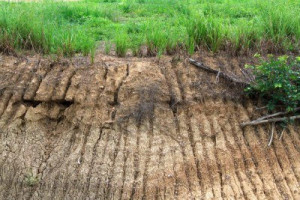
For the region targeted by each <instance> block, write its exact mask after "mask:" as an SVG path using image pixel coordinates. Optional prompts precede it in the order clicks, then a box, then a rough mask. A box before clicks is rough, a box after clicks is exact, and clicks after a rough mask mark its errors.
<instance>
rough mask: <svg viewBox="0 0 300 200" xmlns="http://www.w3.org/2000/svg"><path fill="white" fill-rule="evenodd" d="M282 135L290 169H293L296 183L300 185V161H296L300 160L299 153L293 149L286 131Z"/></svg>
mask: <svg viewBox="0 0 300 200" xmlns="http://www.w3.org/2000/svg"><path fill="white" fill-rule="evenodd" d="M283 134H284V135H283V137H282V141H283V146H284V148H285V150H286V153H287V156H288V159H289V162H290V163H291V168H292V169H293V171H294V174H295V176H296V178H297V181H298V183H299V184H300V161H299V160H298V159H297V158H300V153H299V152H298V151H297V150H296V149H295V147H294V144H293V141H292V139H291V137H290V133H288V130H286V129H285V130H284V132H283ZM299 188H300V186H299Z"/></svg>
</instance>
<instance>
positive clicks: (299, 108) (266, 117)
mask: <svg viewBox="0 0 300 200" xmlns="http://www.w3.org/2000/svg"><path fill="white" fill-rule="evenodd" d="M299 110H300V107H298V108H295V110H294V112H296V111H299ZM288 113H290V112H288V111H286V112H277V113H274V114H271V115H266V116H263V117H260V118H258V119H256V120H255V121H260V120H264V119H268V118H271V117H276V116H280V115H286V114H288Z"/></svg>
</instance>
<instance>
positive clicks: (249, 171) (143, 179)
mask: <svg viewBox="0 0 300 200" xmlns="http://www.w3.org/2000/svg"><path fill="white" fill-rule="evenodd" d="M196 59H198V60H201V61H202V62H204V63H207V64H208V65H209V66H211V67H213V68H215V69H220V68H221V70H223V71H227V73H232V74H236V75H237V76H239V77H241V79H242V78H243V73H241V69H242V66H243V65H244V64H245V62H246V61H245V59H243V58H230V59H229V58H223V57H211V56H209V55H202V56H198V57H196ZM239 93H240V92H239V88H238V87H237V86H236V85H234V84H232V83H229V82H226V80H222V79H221V78H220V80H217V79H216V76H215V75H214V74H208V73H207V72H204V71H201V70H200V69H197V68H196V67H194V66H192V65H189V64H188V63H186V62H184V60H182V59H181V60H178V59H175V58H170V57H162V58H160V59H158V58H115V57H111V56H104V55H97V56H96V58H95V63H94V64H90V63H89V62H88V61H87V59H86V58H73V59H72V60H66V61H64V60H62V61H59V62H53V61H49V60H47V59H41V58H39V57H38V56H31V57H27V58H15V57H11V56H0V199H251V200H252V199H300V187H299V182H300V134H299V133H300V127H299V125H295V126H289V127H288V128H286V129H285V130H284V134H283V137H282V139H281V140H279V134H281V130H280V129H279V128H278V129H277V130H276V133H275V136H274V141H273V144H272V146H271V147H267V143H268V140H269V134H270V130H271V127H270V125H265V126H257V127H246V128H245V129H243V130H242V129H241V128H240V125H239V124H240V123H241V122H244V121H248V120H251V119H254V118H255V117H257V116H258V115H259V114H261V113H258V112H257V111H256V110H255V107H256V104H255V103H254V102H252V101H250V100H247V99H245V98H244V97H241V96H240V95H239Z"/></svg>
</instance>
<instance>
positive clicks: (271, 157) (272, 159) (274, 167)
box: [249, 105, 292, 198]
mask: <svg viewBox="0 0 300 200" xmlns="http://www.w3.org/2000/svg"><path fill="white" fill-rule="evenodd" d="M249 109H252V107H251V105H250V106H249ZM270 128H271V127H270ZM269 130H271V129H269ZM255 131H256V133H257V135H258V136H257V137H258V139H259V140H260V141H258V142H259V144H260V145H261V146H263V145H267V143H268V142H267V140H268V139H267V137H266V136H267V134H266V133H267V131H264V129H262V127H260V126H259V127H255ZM275 138H276V134H275ZM261 141H263V142H261ZM276 149H277V150H279V149H280V147H279V146H278V148H276ZM263 150H265V151H264V152H265V157H266V159H267V160H268V164H269V165H270V168H271V172H272V173H273V177H274V180H275V183H276V185H277V188H278V190H279V191H280V194H281V195H282V196H283V198H292V193H291V191H290V188H289V187H288V185H287V182H286V178H287V177H286V176H285V175H284V172H283V171H282V167H281V163H280V162H279V161H278V159H279V158H280V157H283V156H285V152H284V151H283V152H281V155H278V157H277V156H276V154H275V153H276V152H274V151H273V148H268V149H266V148H265V149H263Z"/></svg>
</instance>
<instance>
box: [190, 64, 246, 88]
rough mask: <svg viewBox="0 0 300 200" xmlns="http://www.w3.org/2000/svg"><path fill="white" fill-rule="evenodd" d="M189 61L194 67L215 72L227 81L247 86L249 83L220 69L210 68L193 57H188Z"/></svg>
mask: <svg viewBox="0 0 300 200" xmlns="http://www.w3.org/2000/svg"><path fill="white" fill-rule="evenodd" d="M189 62H190V63H191V64H192V65H194V66H196V67H198V68H201V69H203V70H205V71H207V72H210V73H214V74H216V75H217V77H222V78H224V79H226V80H229V81H231V82H234V83H237V84H240V85H243V86H248V85H249V83H248V82H245V81H241V80H239V79H237V78H234V77H232V76H229V75H227V74H226V73H224V72H221V71H218V70H215V69H212V68H210V67H208V66H206V65H204V64H203V63H201V62H197V61H196V60H194V59H192V58H189Z"/></svg>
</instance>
